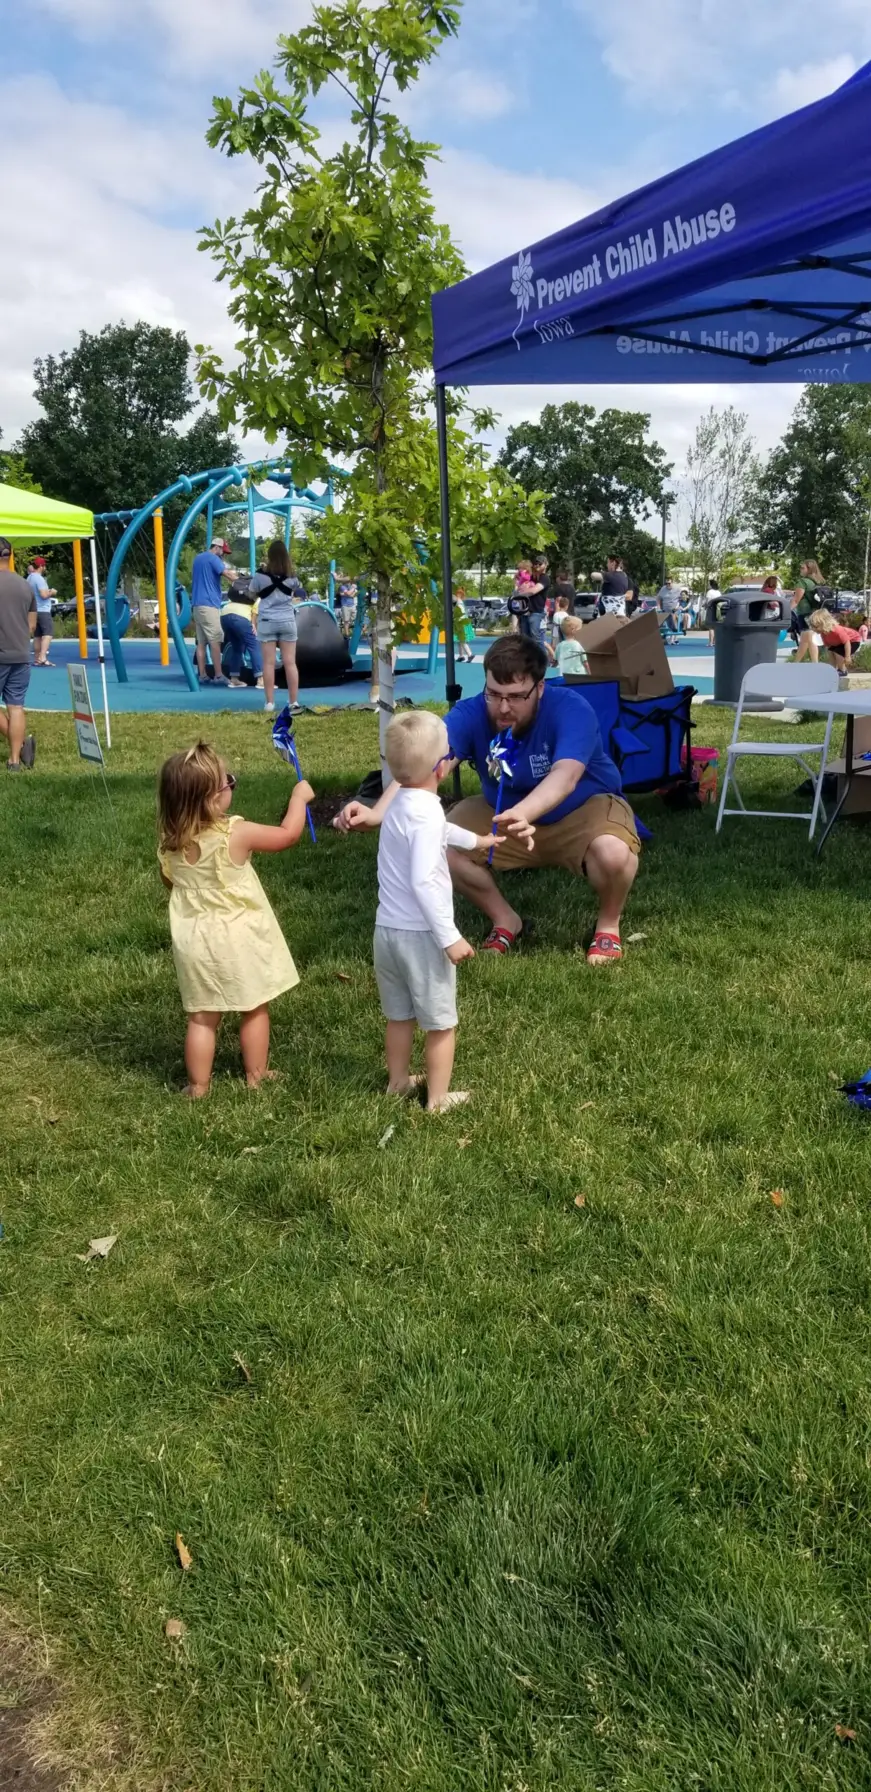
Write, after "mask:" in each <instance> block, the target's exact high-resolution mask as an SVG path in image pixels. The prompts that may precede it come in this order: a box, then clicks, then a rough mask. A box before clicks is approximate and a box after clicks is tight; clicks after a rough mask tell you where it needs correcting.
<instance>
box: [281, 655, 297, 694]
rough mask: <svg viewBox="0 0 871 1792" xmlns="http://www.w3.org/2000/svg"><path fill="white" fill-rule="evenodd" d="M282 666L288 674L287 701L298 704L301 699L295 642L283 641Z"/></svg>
mask: <svg viewBox="0 0 871 1792" xmlns="http://www.w3.org/2000/svg"><path fill="white" fill-rule="evenodd" d="M281 664H282V665H283V667H284V670H285V672H286V674H287V701H288V703H296V702H297V700H298V698H299V673H298V672H297V669H296V642H295V641H282V643H281Z"/></svg>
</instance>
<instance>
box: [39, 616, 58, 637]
mask: <svg viewBox="0 0 871 1792" xmlns="http://www.w3.org/2000/svg"><path fill="white" fill-rule="evenodd" d="M36 633H37V634H38V635H53V634H54V618H53V616H52V613H51V611H50V610H37V612H36Z"/></svg>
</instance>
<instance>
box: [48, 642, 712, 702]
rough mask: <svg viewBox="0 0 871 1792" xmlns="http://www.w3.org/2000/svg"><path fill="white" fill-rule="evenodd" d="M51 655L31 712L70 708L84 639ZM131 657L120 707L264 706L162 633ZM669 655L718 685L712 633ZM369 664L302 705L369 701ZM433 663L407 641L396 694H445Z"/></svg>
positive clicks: (426, 698) (475, 673) (477, 670)
mask: <svg viewBox="0 0 871 1792" xmlns="http://www.w3.org/2000/svg"><path fill="white" fill-rule="evenodd" d="M89 646H90V653H89V658H88V661H87V670H88V679H89V684H90V689H91V702H92V703H93V706H94V710H95V713H97V714H99V712H100V709H101V706H102V692H101V686H100V668H99V664H98V662H97V648H96V643H95V642H93V641H92V642H90V644H89ZM489 646H490V640H489V639H488V638H487V637H485V636H479V637H478V638H477V639H476V641H475V643H474V651H475V655H476V657H475V660H474V662H473V663H471V664H469V663H466V664H464V663H463V662H461V661H458V662H457V683H458V684H460V685H461V686H462V689H463V695H464V696H466V697H473V696H474V695H475V693H476V692H477V691H480V690H482V689H483V686H484V668H483V665H482V659H483V656H484V654H485V653H486V651H487V648H488V647H489ZM51 657H52V660H53V662H54V664H53V665H52V666H49V667H46V668H45V670H42V671H33V672H32V674H31V679H30V689H29V691H28V693H27V708H28V710H29V711H30V712H31V713H33V712H34V711H36V712H38V711H40V710H69V708H70V689H69V681H68V679H67V666H69V665H81V664H82V662H81V661H80V659H79V652H78V643H77V641H76V640H75V639H69V640H59V639H58V640H55V641H54V642H53V644H52V649H51ZM124 657H125V659H126V661H127V665H128V668H129V672H130V680H129V683H128V684H119V683H118V679H117V675H116V673H115V668H114V665H113V664H112V660H111V656H109V658H108V659H107V662H106V683H107V685H108V690H109V709H110V712H111V713H112V714H113V715H115V714H118V715H123V714H127V715H131V714H133V715H143V714H146V715H147V714H159V713H161V712H168V711H175V710H187V711H190V712H191V713H192V714H214V713H215V712H217V711H219V710H227V709H231V710H242V711H246V710H250V711H252V712H253V713H255V714H256V713H258V712H262V709H263V692H262V691H255V690H244V691H231V690H228V688H227V686H226V685H219V686H218V687H217V688H216V689H212V688H211V686H209V685H206V686H204V687H201V688H200V689H199V690H197V691H190V690H189V689H188V686H187V683H186V681H185V678H184V674H183V672H182V670H181V667H180V665H179V662H178V658H177V655H176V651H175V648H174V647H170V663H169V665H168V666H166V667H164V666H161V664H160V649H159V646H158V643H157V641H138V640H131V639H130V638H129V637H128V638H127V639H126V640H125V642H124ZM668 661H669V665H670V667H671V671H672V675H673V677H674V680H675V683H677V684H693V685H695V687H696V690H697V691H698V692H699V693H700V695H702V696H710V695H711V693H712V691H713V688H714V677H713V673H714V654H713V649H712V648H710V647H709V646H708V644H707V639H706V637H703V636H698V637H694V638H691V639H689V640H686V641H681V642H680V643H679V644H678V645H677V646H675V647H669V648H668ZM370 664H371V662H370V658H369V653H368V650H367V649H365V648H361V649H360V650H359V651H358V653H357V658H356V661H355V675H354V676H353V677H349V678H346V679H344V680H343V682H342V683H341V684H331V685H320V686H317V687H309V688H306V687H303V688H302V689H301V690H300V693H299V700H300V703H301V704H302V705H303V708H304V709H312V710H318V709H345V708H347V707H349V706H351V705H358V706H360V707H363V708H368V707H369V671H370ZM426 664H427V649H426V648H425V647H401V648H400V650H399V658H398V664H397V675H396V696H397V697H407V698H410V700H411V702H412V703H433V702H436V703H438V702H443V701H444V695H445V661H444V651H443V650H442V652H441V653H440V654H439V663H438V668H437V670H436V672H435V674H434V675H431V674H429V673H428V672H427V669H426ZM360 674H363V675H362V676H360ZM283 701H284V694H283V692H282V691H281V690H278V691H276V706H277V707H279V708H280V707H281V704H282V702H283Z"/></svg>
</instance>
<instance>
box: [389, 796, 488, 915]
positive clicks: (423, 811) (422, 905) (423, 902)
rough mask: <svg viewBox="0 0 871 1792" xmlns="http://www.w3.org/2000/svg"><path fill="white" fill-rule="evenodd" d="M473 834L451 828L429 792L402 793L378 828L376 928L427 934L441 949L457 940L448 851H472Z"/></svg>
mask: <svg viewBox="0 0 871 1792" xmlns="http://www.w3.org/2000/svg"><path fill="white" fill-rule="evenodd" d="M477 844H478V838H477V835H476V834H472V833H470V832H469V829H468V828H457V827H454V825H453V822H450V821H448V820H447V818H446V816H445V813H444V810H443V808H442V806H441V803H440V802H439V799H438V797H437V796H436V795H435V794H434V792H433V791H430V790H409V789H407V788H402V789H400V790H398V791H397V792H396V795H395V797H394V798H393V801H392V803H391V805H390V808H389V809H388V811H387V814H386V815H385V817H384V820H383V822H382V823H381V839H380V841H379V843H378V897H379V900H378V913H377V915H376V916H375V925H376V927H397V928H399V929H401V930H402V932H407V933H431V934H432V936H433V938H434V940H435V941H436V944H437V945H439V946H441V947H443V948H444V947H446V946H455V945H456V943H457V940H460V939H462V937H463V936H462V934H461V933H460V931H459V929H458V927H457V924H456V921H455V920H454V891H453V885H452V883H451V874H450V871H449V870H448V858H447V849H448V847H449V846H457V847H459V848H460V850H461V851H464V852H473V851H474V849H475V847H476V846H477Z"/></svg>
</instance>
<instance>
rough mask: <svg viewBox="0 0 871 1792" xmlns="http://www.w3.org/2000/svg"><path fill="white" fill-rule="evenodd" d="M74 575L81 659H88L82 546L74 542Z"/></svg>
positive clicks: (78, 542)
mask: <svg viewBox="0 0 871 1792" xmlns="http://www.w3.org/2000/svg"><path fill="white" fill-rule="evenodd" d="M73 574H74V577H75V581H76V620H77V622H78V625H79V659H80V660H86V659H87V657H88V627H87V623H86V620H85V580H84V575H83V572H82V544H81V542H80V541H74V542H73Z"/></svg>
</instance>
